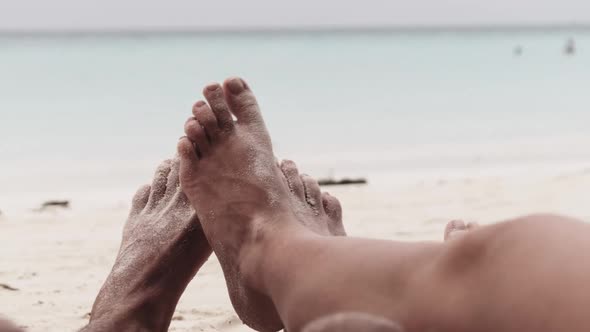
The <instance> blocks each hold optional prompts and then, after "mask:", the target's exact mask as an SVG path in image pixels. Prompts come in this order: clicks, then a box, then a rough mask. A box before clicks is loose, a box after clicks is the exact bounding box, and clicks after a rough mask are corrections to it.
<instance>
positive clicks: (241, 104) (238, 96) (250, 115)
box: [223, 77, 263, 123]
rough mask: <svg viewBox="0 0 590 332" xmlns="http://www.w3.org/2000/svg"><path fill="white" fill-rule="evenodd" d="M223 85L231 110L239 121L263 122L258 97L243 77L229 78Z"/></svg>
mask: <svg viewBox="0 0 590 332" xmlns="http://www.w3.org/2000/svg"><path fill="white" fill-rule="evenodd" d="M223 86H224V91H225V92H226V93H225V96H226V98H227V102H228V104H229V107H230V110H231V112H232V113H233V114H234V115H235V116H236V118H237V119H238V123H240V122H241V123H263V121H262V115H261V114H260V107H259V106H258V102H257V101H256V97H254V93H252V90H250V87H249V86H248V84H246V82H245V81H244V80H243V79H241V78H238V77H232V78H228V79H227V80H226V81H225V82H224V83H223Z"/></svg>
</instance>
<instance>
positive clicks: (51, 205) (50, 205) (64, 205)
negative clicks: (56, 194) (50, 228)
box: [34, 200, 70, 212]
mask: <svg viewBox="0 0 590 332" xmlns="http://www.w3.org/2000/svg"><path fill="white" fill-rule="evenodd" d="M55 208H61V209H68V208H70V201H65V200H64V201H47V202H45V203H43V204H41V207H40V208H38V209H36V210H34V211H37V212H43V211H45V210H48V209H55Z"/></svg>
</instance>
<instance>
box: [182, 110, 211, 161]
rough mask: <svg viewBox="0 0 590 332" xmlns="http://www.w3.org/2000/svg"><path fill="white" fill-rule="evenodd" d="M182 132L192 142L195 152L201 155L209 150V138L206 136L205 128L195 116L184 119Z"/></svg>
mask: <svg viewBox="0 0 590 332" xmlns="http://www.w3.org/2000/svg"><path fill="white" fill-rule="evenodd" d="M184 133H185V134H186V137H188V138H189V139H190V140H191V141H192V142H193V143H194V145H195V148H196V149H197V153H199V154H200V156H201V157H202V156H203V155H205V154H206V153H207V152H208V151H209V139H208V138H207V133H206V132H205V128H203V126H201V124H200V123H199V121H198V120H197V119H196V118H194V117H191V118H189V119H188V120H186V123H185V124H184Z"/></svg>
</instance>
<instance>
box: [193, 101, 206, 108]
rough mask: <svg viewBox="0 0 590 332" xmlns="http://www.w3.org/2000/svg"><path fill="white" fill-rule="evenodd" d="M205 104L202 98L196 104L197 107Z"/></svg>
mask: <svg viewBox="0 0 590 332" xmlns="http://www.w3.org/2000/svg"><path fill="white" fill-rule="evenodd" d="M203 106H205V102H204V101H202V100H199V101H198V102H197V103H196V104H195V107H203Z"/></svg>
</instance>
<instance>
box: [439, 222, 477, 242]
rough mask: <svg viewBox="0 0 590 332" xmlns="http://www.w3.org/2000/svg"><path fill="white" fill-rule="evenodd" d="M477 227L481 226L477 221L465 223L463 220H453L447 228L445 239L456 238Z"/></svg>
mask: <svg viewBox="0 0 590 332" xmlns="http://www.w3.org/2000/svg"><path fill="white" fill-rule="evenodd" d="M477 227H479V224H478V223H476V222H469V223H467V224H465V222H464V221H463V220H451V221H449V223H448V224H447V227H446V228H445V236H444V239H445V241H448V240H451V239H454V238H456V237H457V236H461V235H463V234H465V233H466V232H469V231H471V230H473V229H475V228H477Z"/></svg>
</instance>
